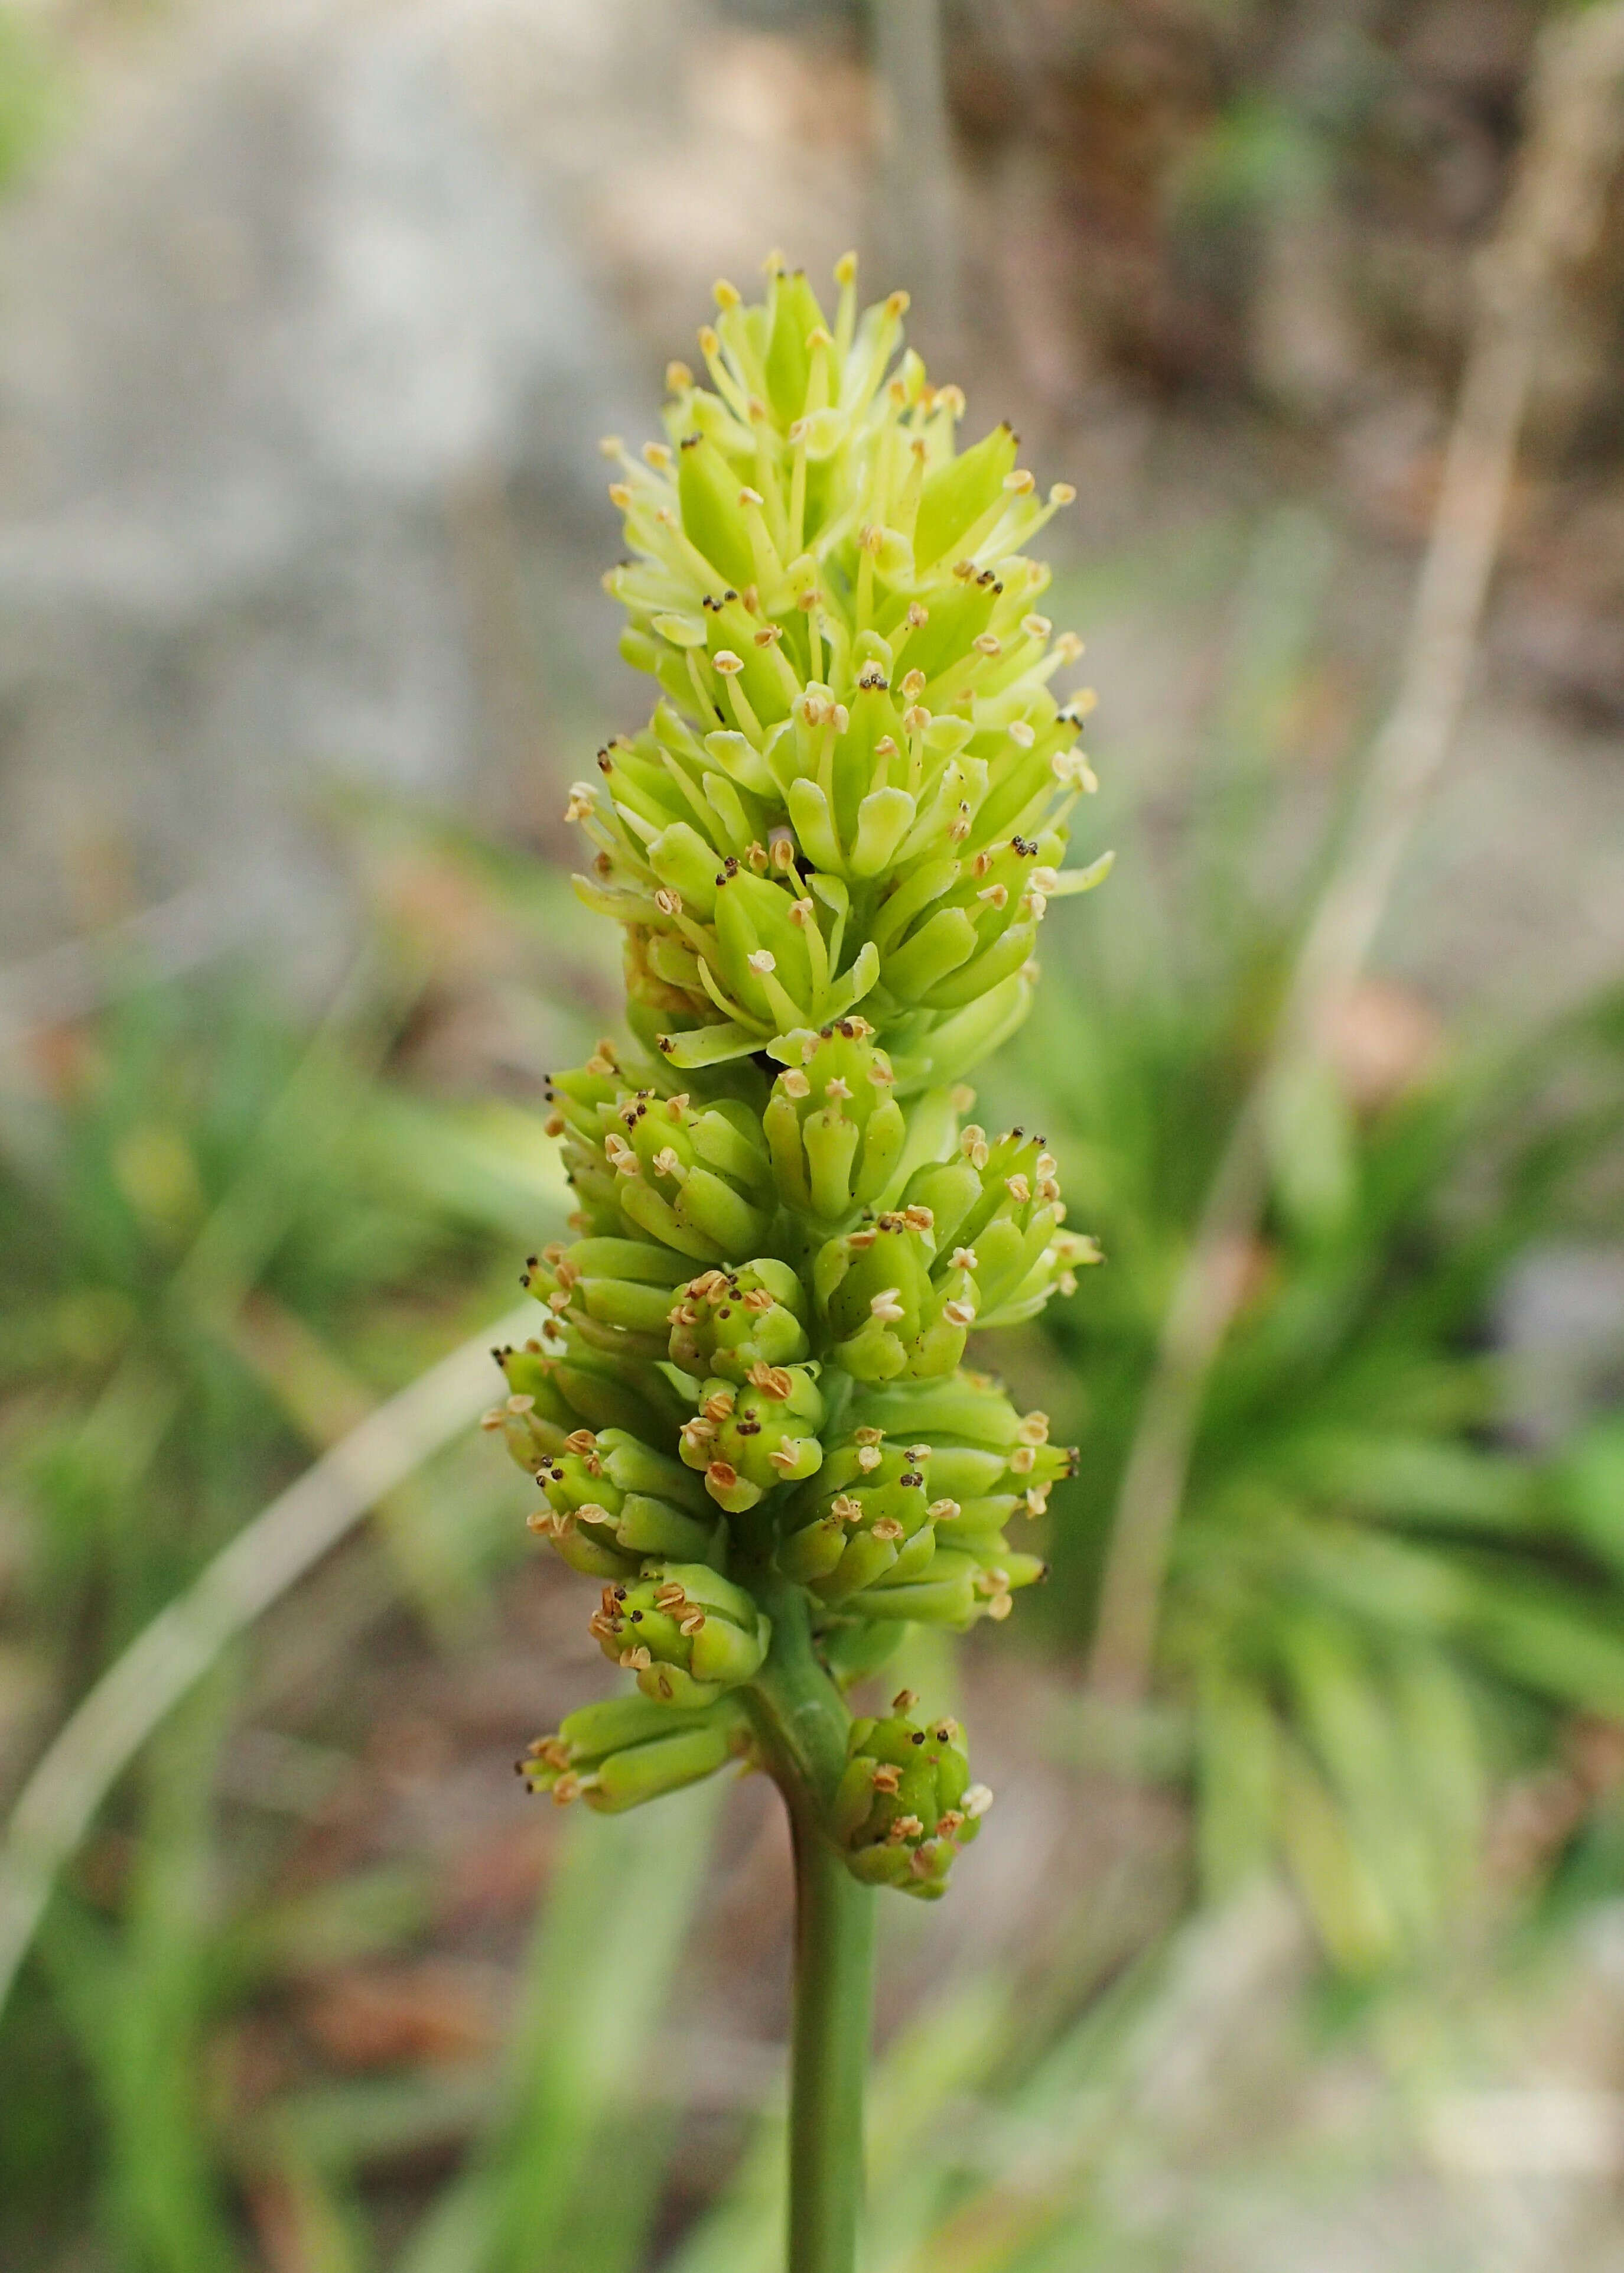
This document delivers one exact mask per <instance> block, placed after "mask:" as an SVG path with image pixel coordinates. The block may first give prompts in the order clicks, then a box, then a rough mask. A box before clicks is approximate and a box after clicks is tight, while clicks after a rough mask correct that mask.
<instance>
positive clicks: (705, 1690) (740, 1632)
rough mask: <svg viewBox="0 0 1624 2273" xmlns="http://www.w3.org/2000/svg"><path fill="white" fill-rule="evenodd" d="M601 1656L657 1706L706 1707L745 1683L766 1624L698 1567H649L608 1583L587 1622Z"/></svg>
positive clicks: (748, 1600) (740, 1591)
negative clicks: (620, 1669) (631, 1676)
mask: <svg viewBox="0 0 1624 2273" xmlns="http://www.w3.org/2000/svg"><path fill="white" fill-rule="evenodd" d="M591 1628H592V1632H593V1633H594V1634H595V1637H596V1638H597V1641H598V1645H599V1647H600V1648H601V1649H602V1652H603V1654H604V1655H605V1656H606V1657H607V1658H609V1659H610V1660H611V1661H612V1662H613V1663H615V1664H617V1665H620V1666H624V1667H625V1668H626V1669H627V1670H628V1671H630V1672H633V1673H635V1674H636V1676H637V1685H638V1687H639V1688H640V1690H641V1691H642V1692H643V1694H644V1696H645V1697H648V1698H652V1699H655V1702H657V1703H659V1704H662V1705H678V1706H697V1705H709V1704H711V1703H713V1702H714V1701H715V1699H716V1698H717V1697H719V1696H720V1695H721V1694H722V1691H723V1690H724V1689H735V1688H737V1686H738V1684H739V1683H740V1682H742V1681H748V1680H749V1679H750V1677H751V1675H752V1673H754V1672H755V1670H756V1669H757V1667H758V1666H759V1665H760V1662H761V1661H762V1659H763V1658H764V1657H765V1656H766V1654H767V1643H768V1641H769V1640H770V1639H771V1638H772V1622H771V1620H770V1619H769V1618H767V1617H764V1616H763V1615H762V1613H761V1612H760V1610H758V1609H757V1608H756V1605H755V1602H753V1600H752V1597H751V1596H750V1595H749V1594H746V1593H745V1589H744V1588H743V1587H736V1586H734V1585H733V1584H732V1582H731V1581H730V1579H724V1578H722V1576H721V1575H720V1574H719V1573H718V1572H715V1571H713V1570H711V1569H710V1568H709V1566H708V1565H707V1564H703V1563H667V1564H655V1565H652V1566H649V1567H648V1569H647V1575H646V1576H644V1577H642V1578H640V1579H634V1580H628V1579H618V1580H616V1581H614V1582H612V1583H611V1584H610V1585H609V1586H606V1587H604V1589H603V1594H602V1601H601V1602H600V1603H599V1606H598V1608H597V1609H596V1610H595V1612H594V1613H593V1617H592V1620H591Z"/></svg>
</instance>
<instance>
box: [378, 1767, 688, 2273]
mask: <svg viewBox="0 0 1624 2273" xmlns="http://www.w3.org/2000/svg"><path fill="white" fill-rule="evenodd" d="M725 1789H726V1787H725V1785H724V1784H723V1783H722V1782H720V1781H719V1780H713V1781H712V1782H710V1783H707V1784H704V1785H700V1786H699V1787H698V1788H696V1789H694V1790H692V1791H690V1792H685V1793H684V1794H682V1795H681V1796H680V1797H675V1798H672V1799H668V1800H665V1801H662V1803H661V1804H659V1805H658V1807H657V1808H655V1809H652V1810H650V1809H644V1810H640V1811H638V1812H633V1813H631V1814H627V1815H622V1816H606V1817H580V1818H577V1819H575V1820H574V1821H573V1822H572V1823H571V1825H570V1827H569V1829H568V1832H567V1833H566V1834H565V1841H564V1851H563V1854H562V1857H561V1859H560V1861H559V1864H558V1870H557V1872H556V1874H555V1877H554V1879H553V1881H552V1887H551V1892H550V1899H549V1900H548V1902H546V1904H545V1906H544V1908H543V1913H542V1917H541V1922H540V1924H539V1926H538V1928H537V1931H536V1934H535V1940H534V1943H533V1945H532V1948H531V1954H530V1960H529V1964H528V1971H527V1977H526V1983H525V1988H524V1992H523V2000H522V2004H521V2007H520V2014H519V2018H518V2022H517V2025H516V2027H515V2030H514V2036H513V2044H512V2047H511V2052H510V2066H509V2073H508V2081H507V2084H506V2088H505V2091H504V2093H503V2104H502V2106H501V2109H500V2111H499V2112H498V2115H497V2116H496V2118H495V2119H494V2121H493V2122H492V2124H491V2125H490V2130H489V2132H488V2134H487V2136H486V2139H485V2141H484V2142H483V2145H482V2147H481V2148H480V2149H477V2150H476V2151H475V2157H474V2158H473V2164H472V2167H471V2168H470V2169H469V2171H468V2173H467V2174H466V2176H464V2177H463V2178H462V2179H460V2180H458V2181H457V2182H456V2183H455V2184H453V2186H452V2187H450V2188H448V2189H447V2191H446V2192H445V2194H443V2195H442V2196H441V2198H440V2200H439V2202H438V2203H437V2204H436V2205H435V2207H434V2209H432V2210H431V2211H430V2214H429V2216H428V2217H427V2218H426V2220H425V2221H424V2223H423V2225H422V2226H421V2227H420V2228H419V2229H418V2232H416V2234H415V2236H414V2238H413V2239H412V2241H411V2243H410V2244H409V2245H408V2247H407V2249H406V2251H405V2253H404V2254H403V2255H402V2256H401V2258H400V2261H399V2262H398V2265H397V2268H396V2273H534V2269H537V2268H540V2267H542V2266H545V2267H546V2268H547V2273H632V2268H634V2267H635V2266H637V2265H638V2264H640V2262H642V2253H643V2245H644V2241H645V2239H646V2229H647V2224H648V2223H649V2220H650V2218H651V2217H652V2214H653V2211H654V2209H655V2203H656V2201H657V2195H658V2187H659V2179H660V2175H661V2171H662V2164H663V2161H664V2155H665V2149H666V2145H667V2141H668V2137H669V2133H670V2113H669V2112H667V2111H665V2110H662V2108H661V2107H660V2106H659V2104H657V2100H656V2099H655V2097H654V2096H653V2095H651V2094H650V2093H649V2091H648V2089H647V2075H648V2074H649V2071H650V2069H651V2067H652V2066H653V2065H654V2060H655V2052H654V2039H655V2034H656V2031H657V2030H658V2029H659V2028H660V2025H661V2022H662V2018H663V2016H664V2013H665V2008H666V2005H667V2002H668V1999H669V1996H670V1988H671V1983H672V1980H673V1977H674V1976H675V1974H676V1971H677V1962H678V1961H679V1959H680V1957H681V1954H682V1951H683V1947H684V1945H685V1941H686V1939H687V1936H688V1931H689V1928H690V1925H691V1924H692V1918H693V1913H694V1910H695V1908H696V1907H697V1904H698V1902H699V1898H700V1892H701V1890H702V1888H703V1886H704V1882H705V1873H706V1869H707V1864H708V1863H709V1859H710V1852H711V1845H712V1837H713V1834H714V1831H715V1822H716V1817H717V1812H718V1810H719V1808H720V1805H721V1803H722V1797H723V1794H724V1791H725Z"/></svg>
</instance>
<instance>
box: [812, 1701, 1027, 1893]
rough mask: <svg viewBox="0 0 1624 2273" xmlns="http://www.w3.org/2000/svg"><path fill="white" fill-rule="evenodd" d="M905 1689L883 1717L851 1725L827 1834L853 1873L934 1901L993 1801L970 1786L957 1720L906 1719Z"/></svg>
mask: <svg viewBox="0 0 1624 2273" xmlns="http://www.w3.org/2000/svg"><path fill="white" fill-rule="evenodd" d="M914 1701H915V1700H914V1699H913V1696H912V1695H911V1693H910V1692H909V1691H908V1690H903V1691H902V1693H901V1695H900V1696H898V1697H897V1698H896V1699H895V1700H894V1705H893V1707H892V1710H891V1712H890V1713H889V1714H887V1716H886V1717H885V1718H884V1719H883V1720H860V1721H854V1722H852V1725H851V1733H850V1736H849V1739H848V1747H847V1759H846V1767H845V1772H844V1774H842V1777H841V1781H840V1788H839V1790H838V1791H837V1793H836V1795H835V1799H834V1809H833V1812H832V1815H831V1819H830V1826H829V1828H830V1831H831V1834H832V1835H833V1836H834V1840H835V1842H837V1844H838V1845H839V1846H840V1847H841V1848H842V1849H843V1850H844V1853H845V1856H846V1861H847V1864H848V1866H849V1869H850V1870H851V1871H852V1872H853V1873H854V1875H855V1876H856V1877H857V1878H859V1879H864V1880H866V1881H867V1883H868V1884H870V1885H871V1886H885V1887H898V1888H900V1889H901V1891H902V1893H904V1894H917V1895H919V1896H920V1897H922V1899H924V1901H927V1902H930V1901H934V1900H935V1899H936V1898H937V1897H938V1896H939V1895H940V1894H944V1893H945V1892H946V1891H947V1873H948V1871H949V1870H950V1869H951V1867H952V1864H953V1858H954V1855H955V1854H956V1852H957V1851H958V1849H960V1848H961V1847H965V1846H968V1845H969V1842H971V1841H972V1840H973V1839H974V1838H975V1837H976V1836H977V1833H978V1832H979V1830H980V1828H981V1819H982V1818H983V1816H984V1815H985V1813H986V1812H987V1810H988V1808H989V1807H991V1805H992V1793H991V1792H990V1791H989V1790H988V1789H987V1788H986V1786H985V1785H984V1784H974V1783H972V1782H970V1774H969V1760H968V1759H966V1757H965V1753H964V1749H963V1744H962V1731H961V1729H960V1728H959V1724H958V1722H956V1721H953V1720H946V1719H944V1720H940V1721H932V1722H925V1723H924V1725H923V1726H921V1725H920V1724H919V1723H918V1722H915V1721H913V1720H910V1719H909V1712H910V1711H911V1709H912V1707H913V1704H914Z"/></svg>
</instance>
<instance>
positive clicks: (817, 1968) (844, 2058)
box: [752, 1582, 874, 2273]
mask: <svg viewBox="0 0 1624 2273" xmlns="http://www.w3.org/2000/svg"><path fill="white" fill-rule="evenodd" d="M762 1591H763V1593H764V1594H767V1593H768V1592H770V1594H771V1597H772V1599H771V1601H770V1602H768V1603H767V1607H768V1609H770V1612H771V1615H772V1617H773V1622H774V1623H773V1644H772V1648H771V1649H770V1651H769V1652H768V1654H767V1662H766V1663H765V1664H764V1665H763V1667H762V1668H761V1670H760V1674H759V1675H758V1676H757V1677H756V1680H755V1682H754V1684H752V1708H753V1712H754V1718H755V1722H756V1728H757V1732H758V1734H759V1736H760V1738H761V1741H762V1748H763V1750H764V1752H765V1753H766V1755H767V1765H768V1767H770V1769H771V1771H772V1774H773V1777H774V1780H775V1782H776V1783H777V1785H778V1787H779V1789H780V1790H781V1791H782V1793H783V1796H784V1804H785V1805H786V1806H787V1807H788V1809H789V1811H790V1831H791V1835H792V1837H793V1841H794V1846H795V1893H796V1911H795V1998H794V2018H793V2042H792V2046H791V2052H790V2238H789V2259H788V2265H789V2273H855V2268H856V2265H857V2229H858V2224H859V2221H860V2219H861V2216H862V2208H863V2089H864V2081H865V2078H866V2074H867V2067H868V2047H869V2029H870V2015H871V2011H872V2001H873V1949H874V1889H873V1888H872V1887H865V1886H863V1885H862V1884H860V1883H859V1881H858V1880H857V1879H854V1878H853V1877H852V1875H851V1873H850V1872H849V1871H848V1870H847V1868H846V1865H845V1864H844V1862H843V1861H842V1858H841V1857H840V1855H839V1853H838V1852H837V1851H836V1849H834V1846H833V1845H832V1844H831V1842H830V1841H829V1837H828V1834H827V1831H826V1830H825V1828H824V1826H825V1824H826V1822H827V1812H828V1807H829V1803H830V1801H831V1800H832V1798H833V1797H834V1787H835V1785H836V1784H837V1783H838V1782H839V1781H840V1774H841V1769H842V1767H843V1766H844V1763H845V1757H846V1731H847V1729H848V1728H849V1725H850V1715H849V1713H848V1712H847V1710H846V1707H845V1703H844V1701H843V1699H842V1697H841V1694H840V1692H839V1691H838V1690H837V1689H836V1688H835V1686H834V1683H833V1682H832V1681H831V1680H830V1679H829V1677H828V1675H827V1673H826V1672H825V1671H824V1669H823V1668H822V1666H821V1665H820V1664H819V1662H818V1658H817V1654H816V1652H815V1651H814V1649H813V1647H812V1626H811V1620H810V1617H809V1615H808V1610H807V1604H806V1597H805V1594H804V1593H803V1592H802V1590H801V1589H800V1588H799V1587H782V1589H780V1588H778V1587H773V1586H771V1584H770V1582H769V1585H768V1587H765V1588H763V1590H762Z"/></svg>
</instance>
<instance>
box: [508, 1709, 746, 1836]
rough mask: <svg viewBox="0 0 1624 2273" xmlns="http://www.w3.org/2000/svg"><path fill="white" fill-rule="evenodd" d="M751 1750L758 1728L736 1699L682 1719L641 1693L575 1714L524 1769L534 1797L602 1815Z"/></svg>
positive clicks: (538, 1744)
mask: <svg viewBox="0 0 1624 2273" xmlns="http://www.w3.org/2000/svg"><path fill="white" fill-rule="evenodd" d="M749 1750H750V1725H749V1722H748V1721H747V1719H746V1717H745V1712H744V1709H743V1707H741V1706H740V1704H739V1703H738V1701H737V1698H736V1697H733V1696H722V1697H718V1698H717V1699H716V1701H715V1704H713V1705H707V1706H705V1707H700V1708H699V1709H697V1710H691V1711H679V1710H677V1708H675V1707H672V1706H670V1705H662V1704H658V1703H656V1702H655V1700H654V1699H651V1698H648V1697H645V1696H644V1695H643V1694H642V1693H641V1692H640V1691H639V1692H633V1693H632V1695H631V1696H628V1697H610V1698H605V1699H603V1701H602V1703H601V1704H597V1705H583V1706H581V1707H580V1709H579V1710H578V1711H576V1712H573V1713H570V1714H566V1715H565V1719H564V1720H563V1721H562V1722H560V1724H559V1727H558V1734H557V1735H556V1736H552V1737H537V1738H536V1740H535V1743H534V1744H531V1745H530V1746H529V1747H528V1750H527V1751H526V1752H525V1755H524V1758H523V1759H520V1760H519V1761H517V1762H515V1766H516V1767H517V1768H518V1770H519V1773H520V1774H521V1775H522V1776H523V1777H524V1778H525V1779H526V1781H527V1782H528V1785H529V1787H530V1789H531V1790H532V1791H534V1792H545V1793H546V1794H547V1795H548V1796H549V1797H550V1798H551V1799H552V1800H553V1801H554V1802H555V1803H556V1804H558V1805H559V1806H561V1807H562V1806H565V1805H567V1804H568V1803H569V1802H570V1801H572V1800H574V1799H582V1800H585V1802H586V1804H587V1806H588V1807H590V1808H593V1809H595V1811H596V1812H598V1813H599V1814H601V1815H619V1814H621V1813H623V1812H625V1809H627V1808H628V1807H640V1806H641V1805H642V1804H643V1802H644V1801H645V1800H647V1799H658V1798H659V1797H661V1795H662V1793H664V1792H668V1791H679V1790H680V1789H682V1787H683V1786H684V1785H685V1784H690V1783H698V1782H700V1781H701V1780H702V1779H703V1778H704V1777H706V1776H708V1775H714V1774H715V1772H716V1770H717V1769H718V1768H720V1767H725V1766H726V1765H727V1763H728V1761H729V1760H730V1759H743V1758H744V1757H745V1755H746V1754H747V1753H748V1752H749Z"/></svg>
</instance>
